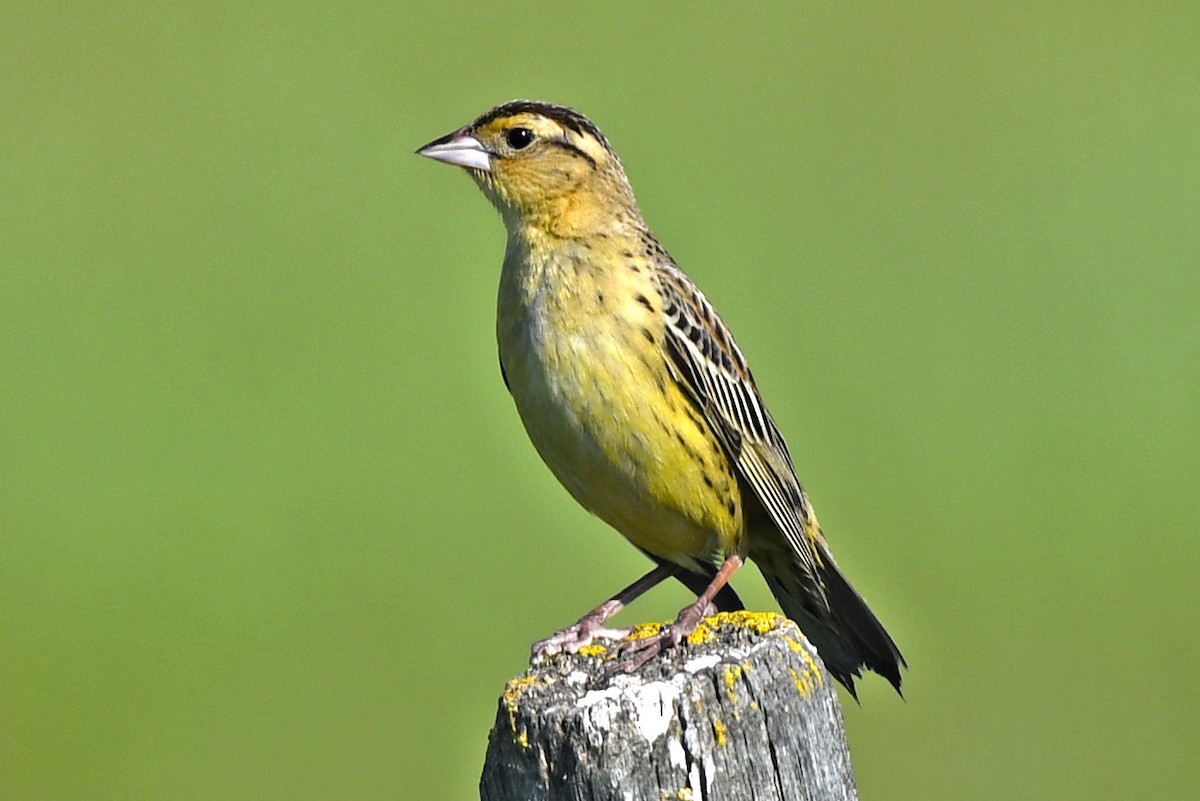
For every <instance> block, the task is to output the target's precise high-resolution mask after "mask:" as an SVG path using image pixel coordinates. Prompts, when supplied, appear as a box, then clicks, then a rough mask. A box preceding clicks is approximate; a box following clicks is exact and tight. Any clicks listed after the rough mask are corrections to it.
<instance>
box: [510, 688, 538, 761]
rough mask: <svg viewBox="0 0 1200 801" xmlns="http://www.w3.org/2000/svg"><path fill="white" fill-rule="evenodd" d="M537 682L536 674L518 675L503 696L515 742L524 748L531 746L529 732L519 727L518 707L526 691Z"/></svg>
mask: <svg viewBox="0 0 1200 801" xmlns="http://www.w3.org/2000/svg"><path fill="white" fill-rule="evenodd" d="M537 683H538V680H537V677H536V676H518V677H517V678H515V679H513V680H512V681H510V682H509V683H508V685H507V686H506V687H505V688H504V695H503V696H502V700H503V702H504V708H505V709H506V710H507V711H508V728H509V730H510V731H512V733H513V742H515V743H516V744H517V745H519V746H520V747H521V749H522V750H524V749H526V748H528V747H529V734H528V732H526V731H525V730H524V729H521V730H519V731H518V729H517V707H518V706H520V704H521V698H522V697H523V696H524V695H525V692H526V691H527V690H528V689H529V688H530V687H532V686H533V685H535V684H537Z"/></svg>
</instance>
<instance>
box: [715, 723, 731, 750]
mask: <svg viewBox="0 0 1200 801" xmlns="http://www.w3.org/2000/svg"><path fill="white" fill-rule="evenodd" d="M727 734H728V731H727V730H726V728H725V724H724V723H723V722H722V721H719V720H714V721H713V736H714V737H715V738H716V741H717V745H720V746H725V745H726V744H728V743H729V737H728V736H727Z"/></svg>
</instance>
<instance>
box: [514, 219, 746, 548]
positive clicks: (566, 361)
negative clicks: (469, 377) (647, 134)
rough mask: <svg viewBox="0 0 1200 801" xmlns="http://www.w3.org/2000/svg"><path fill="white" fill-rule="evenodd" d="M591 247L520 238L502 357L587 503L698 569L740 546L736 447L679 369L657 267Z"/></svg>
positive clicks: (519, 396) (530, 427) (542, 446)
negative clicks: (638, 265)
mask: <svg viewBox="0 0 1200 801" xmlns="http://www.w3.org/2000/svg"><path fill="white" fill-rule="evenodd" d="M598 263H599V264H604V263H607V260H605V259H603V258H602V257H601V256H600V255H598V254H597V253H595V252H593V251H591V250H576V251H571V250H568V251H566V252H563V251H562V250H561V249H558V250H557V251H556V252H555V253H554V254H553V255H549V254H542V253H539V252H538V249H537V248H530V247H529V246H528V243H525V242H520V241H518V242H517V244H516V246H514V245H513V243H511V242H510V247H509V252H508V255H507V258H506V260H505V266H504V272H503V275H502V278H501V286H500V297H499V304H498V314H497V336H498V340H499V346H500V360H501V364H502V365H503V368H504V371H505V375H506V377H507V379H508V383H509V389H510V391H511V392H512V395H513V398H514V400H515V401H516V405H517V410H518V412H519V413H520V416H521V420H522V422H523V423H524V425H525V429H526V431H527V432H528V434H529V438H530V439H531V440H532V442H533V445H534V447H535V448H536V449H537V451H538V453H539V454H540V455H541V457H542V459H543V460H544V461H545V462H546V464H547V465H548V466H549V467H550V469H551V471H553V472H554V474H555V476H557V477H558V479H559V481H561V482H562V484H563V485H564V486H565V487H566V488H567V490H568V491H569V492H570V493H571V494H572V495H573V496H574V497H575V499H576V500H578V501H579V502H580V503H581V504H582V505H583V506H584V507H586V508H587V509H588V510H590V511H591V512H593V513H594V514H596V515H598V516H599V517H600V518H601V519H603V520H604V521H606V522H607V523H609V524H610V525H612V526H613V527H614V528H616V529H617V530H618V531H620V532H621V533H622V534H624V535H625V536H626V537H627V538H628V539H629V540H630V541H632V542H633V543H634V544H636V545H638V546H639V547H641V548H643V549H645V550H647V551H649V552H650V553H652V554H654V555H656V556H659V557H661V558H664V559H667V560H669V561H672V562H675V563H677V564H681V565H683V566H685V567H694V566H695V565H697V563H701V562H703V563H709V564H711V563H714V562H718V563H719V562H720V561H721V560H722V559H723V558H724V557H725V556H727V555H729V554H730V553H733V552H736V551H739V550H740V549H741V547H742V542H741V541H742V529H743V523H742V520H743V517H742V503H741V496H740V492H739V486H738V482H737V480H736V478H735V477H734V475H733V472H732V469H731V465H730V463H729V459H728V457H727V455H726V453H725V451H724V450H723V449H722V448H721V446H720V445H719V444H718V442H717V439H716V436H715V435H714V434H713V432H712V430H711V429H710V428H709V426H708V424H707V422H706V421H705V420H704V418H703V415H701V413H700V412H699V411H698V410H697V409H695V407H694V405H693V404H692V402H691V400H690V399H689V398H688V397H687V396H686V395H685V394H684V392H683V391H682V389H681V388H680V387H679V386H678V385H677V384H676V382H675V381H674V380H673V378H672V377H671V375H670V373H669V371H668V368H667V363H666V356H665V352H664V350H663V346H662V343H663V327H662V319H661V308H660V307H659V300H658V296H657V294H656V292H655V290H654V287H653V284H652V283H651V282H650V281H649V280H648V278H647V277H646V276H647V271H646V270H644V269H643V270H640V271H638V272H635V271H633V270H630V269H628V259H626V260H624V261H622V260H620V259H618V260H617V263H618V265H619V267H620V269H617V270H609V269H600V268H599V267H598V266H597V265H598Z"/></svg>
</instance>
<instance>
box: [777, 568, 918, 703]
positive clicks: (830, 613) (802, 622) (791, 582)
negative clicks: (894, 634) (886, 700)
mask: <svg viewBox="0 0 1200 801" xmlns="http://www.w3.org/2000/svg"><path fill="white" fill-rule="evenodd" d="M821 560H822V562H823V563H824V564H823V565H822V567H820V568H818V572H819V573H820V574H821V579H822V581H823V583H824V585H825V595H826V598H827V599H828V601H829V608H828V609H824V608H820V607H818V606H817V605H816V604H815V603H814V599H813V594H812V592H811V590H808V591H806V590H805V588H804V587H803V586H802V578H801V577H802V576H803V572H802V571H801V570H800V569H798V568H797V569H794V570H792V571H790V572H789V574H788V575H785V576H776V575H771V574H770V573H769V572H768V571H769V568H768V569H764V570H763V576H764V578H766V580H767V585H768V586H769V587H770V588H771V592H772V593H773V594H774V595H775V599H776V600H777V601H779V605H780V606H781V607H782V608H783V611H784V613H785V614H786V615H787V616H788V617H789V618H791V619H792V620H794V621H796V623H797V624H798V625H799V626H800V630H801V631H803V632H804V636H805V637H807V638H808V640H809V641H810V642H811V643H812V644H813V645H814V646H815V647H816V649H817V652H818V653H819V654H820V655H821V661H822V662H824V663H825V667H826V669H828V670H829V673H830V674H831V675H832V676H833V677H834V678H835V679H837V680H838V681H840V682H841V683H842V684H843V685H845V687H846V689H847V690H849V691H850V694H851V695H853V696H854V697H855V699H857V698H858V693H857V692H855V689H854V679H855V678H857V677H859V676H861V675H862V670H863V668H866V669H867V670H873V671H875V672H876V673H878V674H879V675H881V676H883V677H884V678H885V679H887V680H888V681H889V682H890V683H891V685H892V686H893V687H895V688H896V692H897V693H899V692H900V682H901V678H900V668H901V667H908V663H907V662H905V661H904V656H903V655H902V654H901V653H900V649H899V648H897V647H896V643H895V642H894V641H893V640H892V638H891V636H890V635H889V634H888V633H887V630H886V629H884V627H883V624H882V623H880V622H879V618H877V617H875V614H874V613H873V612H872V611H871V609H870V607H868V606H867V602H866V601H864V600H863V598H862V596H861V595H859V594H858V592H856V591H855V589H854V588H853V587H852V586H850V582H848V581H846V578H845V576H843V575H842V573H841V571H840V570H838V566H837V563H836V562H834V561H833V557H832V556H830V554H829V552H828V550H826V549H824V548H822V549H821ZM762 567H764V565H762V564H760V568H762ZM772 572H773V571H772Z"/></svg>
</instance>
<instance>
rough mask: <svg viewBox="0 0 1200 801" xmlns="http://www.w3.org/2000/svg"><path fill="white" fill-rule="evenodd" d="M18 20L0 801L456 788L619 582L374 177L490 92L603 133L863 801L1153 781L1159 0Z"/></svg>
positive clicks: (468, 210) (1185, 117) (487, 227)
mask: <svg viewBox="0 0 1200 801" xmlns="http://www.w3.org/2000/svg"><path fill="white" fill-rule="evenodd" d="M24 5H25V4H18V3H6V4H4V7H3V10H0V188H2V190H3V197H2V198H0V795H2V796H3V798H5V799H6V800H7V799H14V800H15V799H167V798H170V799H212V798H223V799H276V798H278V799H285V798H286V799H296V798H314V799H316V798H355V799H367V798H404V799H427V798H430V799H434V798H436V799H442V798H446V799H467V798H471V797H473V796H475V794H476V782H477V779H478V775H479V769H480V766H481V763H482V757H483V753H484V747H485V738H486V734H487V730H488V728H489V726H490V724H491V722H492V718H493V715H494V713H495V702H496V699H497V696H498V695H499V693H500V691H501V689H502V688H503V685H504V682H505V681H506V680H507V679H508V678H509V677H510V676H511V675H513V674H515V673H517V672H519V671H520V670H521V669H522V668H523V666H524V664H525V659H526V654H527V647H528V645H529V643H530V642H531V641H532V640H534V639H536V638H538V637H540V636H544V635H545V634H546V633H548V632H549V631H551V630H552V629H554V628H556V627H558V626H561V625H564V624H565V623H568V622H570V621H572V620H574V619H575V617H577V616H578V615H579V614H580V613H581V612H583V611H584V610H586V609H587V608H589V607H590V606H591V605H593V604H595V603H596V602H598V601H599V600H601V599H602V598H603V597H605V596H606V595H607V594H608V593H610V592H612V591H614V590H615V589H617V588H618V587H620V586H621V585H623V583H624V582H626V581H627V580H629V579H631V578H632V577H634V576H635V575H637V574H638V573H639V571H641V570H642V569H643V568H644V567H645V561H644V559H643V558H642V557H641V556H639V555H638V554H637V553H636V552H634V551H633V549H632V548H630V547H629V546H627V545H626V544H625V543H624V542H623V541H622V540H621V539H620V537H618V536H616V535H615V534H613V533H612V532H611V531H609V530H606V529H605V527H604V526H603V525H602V524H600V523H599V522H597V521H596V520H594V519H592V518H590V517H589V516H588V515H586V514H585V513H584V512H582V511H581V510H579V509H578V508H577V507H576V506H575V505H574V503H573V502H572V501H571V499H570V498H569V497H568V496H567V494H566V493H565V492H563V491H562V490H561V489H560V488H559V487H558V486H557V485H556V484H555V482H554V480H553V478H552V477H551V476H550V475H549V473H548V472H547V471H546V470H545V469H544V467H543V466H542V465H541V464H540V462H539V461H538V459H537V457H536V455H535V454H534V453H533V450H532V448H531V447H530V446H529V445H528V443H527V442H526V440H525V437H524V434H523V432H522V431H521V429H520V424H519V422H518V420H517V417H516V414H515V412H514V410H513V408H512V406H511V403H510V401H509V399H508V398H507V397H506V395H505V392H504V388H503V386H502V384H501V381H500V376H499V371H498V369H497V365H496V355H495V344H494V340H493V316H494V302H495V301H494V296H495V287H496V282H497V276H498V268H499V264H500V260H501V255H502V251H503V243H504V234H503V229H502V226H501V224H500V221H499V219H498V217H497V215H496V214H495V213H494V212H493V211H492V210H491V209H490V208H489V206H488V204H487V202H486V201H485V199H484V198H483V197H482V196H481V195H480V194H479V193H478V192H477V191H476V190H475V189H474V188H473V187H472V185H471V183H470V181H468V180H467V178H466V177H465V176H463V175H461V174H459V171H457V170H454V169H451V168H448V167H445V166H443V165H438V164H434V163H433V162H429V161H427V160H424V159H420V158H418V157H416V156H415V155H413V150H414V149H415V148H417V147H418V146H420V145H422V144H424V143H425V142H427V141H429V140H431V139H433V138H435V137H437V136H440V135H442V134H444V133H446V132H448V131H450V130H452V129H454V128H456V127H458V126H459V125H461V124H464V123H466V122H467V121H469V120H470V119H471V118H472V117H474V116H475V115H477V114H479V113H481V112H482V111H484V110H485V109H487V108H488V107H489V106H491V105H493V104H495V103H498V102H500V101H503V100H507V99H511V98H514V97H535V98H540V99H546V100H553V101H557V102H561V103H567V104H570V105H573V106H576V107H578V108H580V109H582V110H583V111H585V112H586V113H587V114H588V115H589V116H591V117H592V118H593V119H594V120H596V121H597V122H598V124H599V125H600V126H601V127H602V128H603V129H604V130H605V132H606V133H607V134H608V135H609V137H610V139H611V140H612V141H613V142H614V144H615V146H616V147H617V149H618V150H619V152H620V153H621V155H622V158H623V160H624V162H625V165H626V167H627V169H628V172H629V174H630V177H631V179H632V181H633V183H634V186H635V188H636V189H637V191H638V195H639V198H640V200H641V203H642V207H643V210H644V211H645V214H646V216H647V218H648V219H649V221H650V222H651V224H652V225H653V226H654V227H655V229H656V231H657V232H658V234H659V235H660V237H661V238H662V240H663V242H664V243H665V245H666V246H667V248H668V249H669V250H670V251H671V252H672V254H673V255H674V256H675V257H676V259H678V260H679V262H680V263H681V264H682V265H683V266H684V267H685V268H686V269H688V270H689V272H690V273H691V274H692V275H693V276H694V277H695V278H696V280H697V281H698V282H699V283H700V285H701V286H702V287H704V289H705V290H706V292H707V293H708V295H709V296H710V298H712V299H713V301H714V302H715V303H716V305H717V306H718V307H719V308H720V309H721V310H722V312H723V314H724V316H725V318H726V319H727V321H728V322H729V323H730V325H731V326H732V327H733V329H734V330H735V331H736V332H737V334H738V337H739V341H740V343H741V345H742V347H743V349H744V350H745V351H746V352H747V354H748V355H749V357H750V359H751V362H752V364H753V366H754V368H755V372H756V374H757V377H758V379H759V383H760V384H761V387H762V389H763V392H764V394H765V396H766V398H767V400H768V402H769V404H770V405H771V408H772V410H773V412H774V414H775V416H776V418H777V419H778V422H779V424H780V426H781V428H782V429H783V431H784V433H785V435H786V436H787V437H788V439H789V441H790V443H791V446H792V450H793V452H794V455H795V457H796V462H797V465H798V467H799V470H800V474H801V477H802V478H803V479H804V480H805V482H806V484H807V486H808V489H809V490H810V492H811V494H812V497H813V499H814V501H815V503H816V507H817V509H818V510H819V512H820V515H821V520H822V522H823V523H824V525H825V527H826V530H827V532H828V534H829V535H830V538H831V542H832V543H833V545H834V549H835V552H836V553H837V554H838V557H839V560H840V562H841V563H842V566H843V567H844V568H845V569H846V570H847V572H848V573H849V575H850V576H852V578H853V580H854V581H855V583H856V584H858V585H859V587H860V588H861V589H862V590H863V591H864V593H865V594H866V595H867V597H868V598H869V599H870V600H871V603H872V606H873V607H874V608H875V610H876V611H877V612H878V613H879V615H880V616H881V617H882V619H883V620H885V621H886V622H887V624H888V627H889V628H890V630H891V631H892V633H893V634H894V636H895V637H896V639H897V641H898V642H899V643H900V645H901V646H902V648H903V649H904V652H905V655H906V656H907V657H908V659H909V662H910V664H911V666H912V667H911V670H910V672H909V673H908V674H907V675H906V677H905V693H906V699H907V700H906V701H905V702H901V701H900V700H898V699H897V698H896V697H895V696H894V694H893V693H892V692H891V690H890V688H889V687H888V686H887V685H886V683H885V682H883V681H882V680H880V679H878V678H875V677H872V678H869V679H868V680H867V681H865V682H864V684H863V686H862V696H863V703H862V706H861V708H860V707H858V706H855V705H853V704H852V703H851V704H849V705H848V706H847V708H846V716H847V722H848V726H849V729H850V737H851V746H852V749H853V753H854V757H855V765H856V768H857V771H858V778H859V782H860V785H861V792H862V795H863V797H864V798H867V799H884V798H887V799H930V798H956V799H985V798H986V799H991V798H996V799H999V798H1155V797H1163V798H1186V797H1195V796H1196V794H1198V793H1200V758H1198V757H1197V753H1198V752H1200V723H1198V721H1197V718H1198V714H1197V713H1198V710H1200V699H1198V695H1200V693H1198V691H1197V689H1196V686H1197V682H1198V681H1200V669H1198V667H1197V663H1198V661H1200V645H1198V638H1200V626H1198V624H1197V617H1198V616H1197V606H1198V604H1200V589H1198V585H1200V582H1198V579H1197V576H1198V575H1200V544H1198V541H1197V527H1198V524H1200V512H1198V511H1197V503H1196V497H1195V490H1196V483H1197V478H1200V433H1198V432H1200V426H1198V424H1200V396H1198V389H1200V256H1198V254H1200V225H1198V221H1200V157H1198V156H1200V89H1198V88H1197V86H1198V84H1197V76H1198V75H1200V35H1198V33H1197V31H1200V6H1197V5H1196V4H1195V3H1194V2H1180V3H1165V2H1163V3H1145V4H1108V5H1104V4H1100V5H1097V4H1091V3H1053V4H1047V3H1044V2H1033V1H1032V0H1021V1H1020V2H1005V3H994V4H991V5H992V6H993V7H992V8H990V9H989V8H986V7H984V4H944V3H886V4H869V5H870V7H868V8H863V7H855V8H846V7H844V6H843V4H838V3H827V2H821V3H816V2H810V3H804V4H796V5H793V4H783V3H780V4H777V5H775V6H771V7H768V6H761V7H756V8H755V9H754V10H753V12H747V13H745V14H741V15H739V14H735V13H734V12H732V11H728V10H721V11H718V9H717V7H715V6H714V7H712V8H709V9H704V8H701V7H698V6H695V5H693V4H679V5H673V6H672V5H665V4H662V5H654V6H652V7H650V6H640V5H632V4H630V5H628V6H625V5H622V4H596V5H587V6H575V5H572V4H563V3H555V4H543V3H532V2H526V3H504V4H499V3H497V4H492V5H487V6H482V5H463V6H455V5H449V4H445V3H399V4H397V3H386V4H378V5H373V6H354V5H340V4H330V3H281V2H280V3H259V4H244V3H232V2H226V3H210V4H202V5H203V6H204V7H203V8H199V7H198V8H196V9H194V10H185V9H184V7H183V6H184V5H186V4H177V5H176V6H172V5H170V4H161V3H122V2H116V3H103V4H102V3H94V4H88V3H79V4H69V3H68V4H40V5H36V6H34V5H33V4H30V5H31V8H28V9H27V8H24ZM952 5H953V6H954V7H953V8H951V6H952ZM752 572H753V571H747V573H748V574H747V575H745V576H742V577H740V580H739V582H738V585H739V586H740V587H741V588H742V591H743V594H744V595H745V596H746V597H747V600H748V601H749V603H750V605H751V606H753V607H758V608H774V604H773V601H772V600H771V598H770V596H769V594H768V593H767V592H766V591H765V589H764V586H763V584H762V583H761V580H760V579H759V578H758V577H757V575H749V573H752ZM686 600H687V598H686V594H685V593H684V591H683V590H682V589H681V588H675V587H672V588H666V589H661V590H658V591H656V592H655V593H653V594H652V595H651V596H650V597H649V598H648V599H646V600H645V601H642V602H639V604H637V605H636V606H635V607H634V608H633V609H632V610H630V611H629V612H627V613H626V614H625V615H624V616H623V617H622V618H621V619H623V620H625V621H626V622H633V621H640V620H646V619H659V618H664V617H669V616H671V615H673V614H674V612H675V611H676V610H677V609H678V608H679V606H680V605H682V603H684V602H685V601H686Z"/></svg>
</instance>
